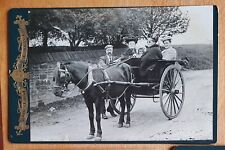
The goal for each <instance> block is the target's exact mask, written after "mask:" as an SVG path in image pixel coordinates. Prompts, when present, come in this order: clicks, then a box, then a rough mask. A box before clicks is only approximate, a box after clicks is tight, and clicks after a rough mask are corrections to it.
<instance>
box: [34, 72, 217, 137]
mask: <svg viewBox="0 0 225 150" xmlns="http://www.w3.org/2000/svg"><path fill="white" fill-rule="evenodd" d="M183 74H184V78H185V80H184V81H185V88H186V97H185V102H184V106H183V109H182V111H181V113H180V114H179V116H178V117H177V118H175V119H173V120H168V119H167V118H166V117H165V116H164V114H163V113H162V110H161V108H160V103H154V102H153V101H152V100H151V99H137V102H136V104H135V107H134V109H133V110H132V112H131V120H132V121H131V127H130V128H117V122H118V116H117V117H115V118H111V117H110V118H109V119H107V120H102V129H103V139H102V140H103V141H130V140H131V141H139V140H141V141H155V140H160V141H162V140H166V141H167V140H210V139H212V125H213V122H212V118H213V117H212V115H213V113H212V111H213V93H212V91H213V81H212V80H213V73H212V70H201V71H185V72H183ZM88 133H89V120H88V111H87V108H86V107H85V105H84V104H83V103H82V104H80V105H75V106H73V107H68V108H66V109H63V110H57V109H56V110H55V111H52V112H48V111H47V112H39V113H36V114H34V115H31V140H32V141H87V140H86V136H87V135H88Z"/></svg>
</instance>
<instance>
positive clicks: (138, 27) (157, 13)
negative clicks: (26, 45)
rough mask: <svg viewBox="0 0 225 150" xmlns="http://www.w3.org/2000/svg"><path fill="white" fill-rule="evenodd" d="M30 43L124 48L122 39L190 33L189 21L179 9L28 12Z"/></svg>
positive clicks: (45, 45)
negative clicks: (61, 42) (53, 41)
mask: <svg viewBox="0 0 225 150" xmlns="http://www.w3.org/2000/svg"><path fill="white" fill-rule="evenodd" d="M29 18H30V20H29V27H28V33H29V38H30V39H38V38H39V37H41V39H42V46H43V47H47V46H48V45H47V43H48V39H49V38H56V39H61V40H68V42H69V43H70V47H71V48H72V49H76V48H77V47H78V46H79V44H80V43H81V42H84V43H87V45H88V46H90V45H105V44H113V45H117V44H121V43H122V42H123V37H126V36H129V37H130V36H133V37H140V36H142V37H145V38H147V37H152V38H155V39H156V40H157V39H158V38H159V37H160V36H161V35H175V34H181V33H184V32H186V31H187V28H188V25H189V21H190V19H189V17H188V16H187V13H184V12H182V11H181V9H180V8H179V7H143V8H98V9H96V8H94V9H90V8H89V9H86V8H84V9H33V10H31V11H30V12H29Z"/></svg>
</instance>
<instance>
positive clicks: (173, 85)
mask: <svg viewBox="0 0 225 150" xmlns="http://www.w3.org/2000/svg"><path fill="white" fill-rule="evenodd" d="M159 94H160V104H161V108H162V110H163V113H164V114H165V116H166V117H168V118H169V119H173V118H175V117H177V116H178V114H179V113H180V111H181V109H182V106H183V103H184V95H185V89H184V79H183V75H182V73H181V72H180V70H179V69H177V68H176V67H175V66H174V65H172V66H169V67H167V68H166V69H165V71H164V73H163V75H162V78H161V81H160V89H159Z"/></svg>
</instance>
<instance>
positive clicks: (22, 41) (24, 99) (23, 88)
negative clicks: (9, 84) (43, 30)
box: [10, 15, 29, 135]
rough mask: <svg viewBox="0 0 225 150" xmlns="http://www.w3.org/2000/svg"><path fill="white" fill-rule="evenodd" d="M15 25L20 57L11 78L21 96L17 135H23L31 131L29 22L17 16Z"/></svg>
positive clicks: (16, 127)
mask: <svg viewBox="0 0 225 150" xmlns="http://www.w3.org/2000/svg"><path fill="white" fill-rule="evenodd" d="M14 24H18V26H19V28H18V31H19V37H18V38H17V41H18V44H19V46H18V50H19V52H20V54H19V55H18V57H17V59H16V62H15V64H14V70H13V71H12V72H11V74H10V76H11V77H12V78H13V80H14V81H15V83H14V86H15V88H16V92H17V94H18V95H19V97H20V99H19V100H18V109H17V112H18V113H19V114H20V115H19V120H18V122H19V123H18V125H17V126H15V129H16V134H17V135H22V132H23V131H25V130H27V129H29V125H27V118H28V115H29V113H28V92H27V91H28V89H27V88H28V87H27V79H29V73H28V72H27V62H28V61H27V54H28V35H27V30H26V26H27V25H28V22H27V21H25V20H24V19H22V16H18V15H17V16H16V20H15V21H14Z"/></svg>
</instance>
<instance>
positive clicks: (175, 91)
mask: <svg viewBox="0 0 225 150" xmlns="http://www.w3.org/2000/svg"><path fill="white" fill-rule="evenodd" d="M171 93H173V94H178V93H179V90H176V89H174V88H172V89H171Z"/></svg>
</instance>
